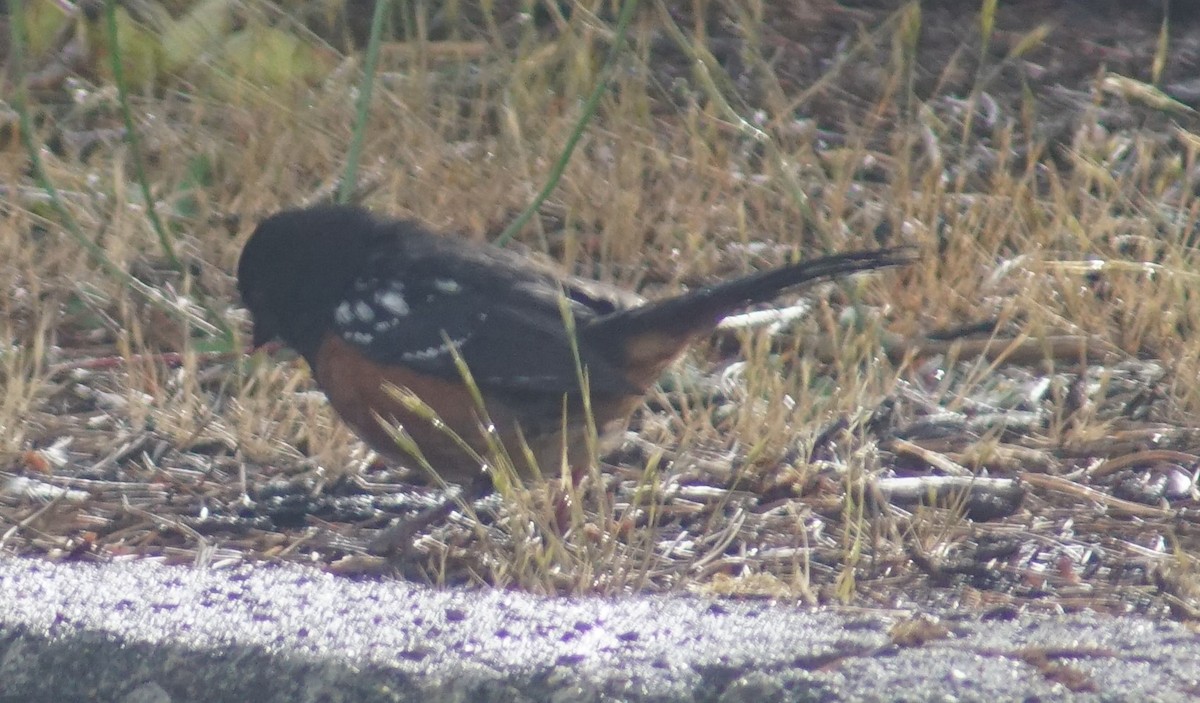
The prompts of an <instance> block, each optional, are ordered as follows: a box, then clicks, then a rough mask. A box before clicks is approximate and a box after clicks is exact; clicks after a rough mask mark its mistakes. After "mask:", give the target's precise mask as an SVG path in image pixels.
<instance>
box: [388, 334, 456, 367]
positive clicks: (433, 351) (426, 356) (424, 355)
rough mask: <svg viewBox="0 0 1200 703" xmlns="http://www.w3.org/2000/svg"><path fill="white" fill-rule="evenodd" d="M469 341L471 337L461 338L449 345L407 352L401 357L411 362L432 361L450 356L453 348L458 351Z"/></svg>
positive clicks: (453, 340)
mask: <svg viewBox="0 0 1200 703" xmlns="http://www.w3.org/2000/svg"><path fill="white" fill-rule="evenodd" d="M468 339H470V337H469V336H467V337H461V338H459V339H452V340H450V343H449V344H438V345H437V346H433V347H428V348H426V349H420V350H418V351H411V352H405V353H404V354H401V355H400V358H401V359H407V360H409V361H432V360H433V359H436V358H438V357H439V356H445V355H447V354H449V353H450V349H451V348H453V349H458V348H459V347H461V346H462V345H463V344H465V343H466V341H467V340H468Z"/></svg>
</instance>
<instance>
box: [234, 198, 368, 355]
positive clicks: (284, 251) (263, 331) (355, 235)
mask: <svg viewBox="0 0 1200 703" xmlns="http://www.w3.org/2000/svg"><path fill="white" fill-rule="evenodd" d="M379 230H380V226H379V223H378V221H377V220H376V219H375V218H374V217H373V216H372V215H371V214H370V213H369V212H367V211H366V210H364V209H362V208H357V207H350V206H342V205H328V206H318V207H312V208H307V209H303V210H285V211H283V212H279V213H276V214H274V215H271V216H270V217H268V218H267V219H265V220H263V221H262V222H261V223H260V224H259V225H258V228H257V229H255V230H254V234H252V235H250V239H249V240H248V241H247V242H246V246H245V248H243V249H242V256H241V258H240V259H239V260H238V271H237V277H238V291H239V292H240V293H241V296H242V301H243V302H244V303H245V305H246V307H247V308H249V309H250V314H251V316H252V317H253V320H254V344H255V346H259V345H261V344H264V343H266V342H269V341H271V340H272V339H275V338H280V339H282V340H283V341H284V342H285V343H287V345H288V346H290V347H292V348H293V349H295V350H296V351H297V352H299V353H300V354H301V355H303V356H304V357H305V358H307V359H309V361H312V357H313V355H314V354H315V353H316V351H317V348H318V347H319V346H320V343H321V337H322V335H323V334H324V332H325V330H326V328H327V326H328V325H329V323H330V320H331V319H332V316H333V310H334V308H335V307H336V306H337V304H338V302H339V300H340V298H341V296H342V295H343V294H344V293H345V291H346V289H347V288H348V287H349V286H350V285H352V284H353V282H354V279H355V278H356V277H357V276H358V275H359V273H360V272H361V271H362V270H363V267H364V266H365V265H366V261H367V259H368V257H369V255H370V251H371V246H372V242H373V241H375V239H376V238H377V237H378V236H379Z"/></svg>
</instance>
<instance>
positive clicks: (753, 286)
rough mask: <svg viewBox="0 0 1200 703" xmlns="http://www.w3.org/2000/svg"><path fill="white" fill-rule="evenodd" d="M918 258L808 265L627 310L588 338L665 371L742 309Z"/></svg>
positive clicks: (886, 256)
mask: <svg viewBox="0 0 1200 703" xmlns="http://www.w3.org/2000/svg"><path fill="white" fill-rule="evenodd" d="M916 258H917V254H916V250H915V249H913V248H912V247H896V248H890V249H876V250H872V251H857V252H848V253H845V254H834V255H831V256H823V257H820V258H817V259H808V260H806V261H800V262H797V263H794V264H788V265H786V266H780V267H778V268H774V269H770V270H767V271H760V272H758V273H752V274H749V275H747V276H742V277H741V278H735V279H733V280H730V281H724V282H722V283H717V284H714V285H711V286H707V287H705V288H700V289H697V290H694V291H690V292H688V293H684V294H682V295H678V296H675V297H673V298H667V299H665V300H660V301H653V302H650V303H647V304H645V305H641V306H639V307H635V308H630V309H627V310H622V311H620V312H616V313H613V314H611V315H608V316H606V317H604V318H602V319H600V320H597V321H596V322H594V323H593V324H592V325H591V326H590V328H589V329H588V330H587V331H586V332H585V333H586V334H588V336H589V337H591V338H592V339H594V340H596V341H600V342H601V343H604V342H610V343H618V344H621V345H622V348H621V349H620V351H619V353H622V354H624V355H626V356H627V357H632V359H631V360H644V362H645V364H646V366H647V367H649V366H651V365H657V364H650V363H649V361H650V359H652V358H654V357H657V356H662V357H663V361H662V366H663V367H665V366H666V365H667V364H669V363H670V362H671V361H672V360H673V359H674V358H675V357H676V356H677V355H678V354H679V352H680V351H681V350H682V349H683V347H684V346H686V344H687V343H688V342H690V341H692V340H693V339H695V338H696V337H700V336H703V335H706V334H709V333H711V332H712V330H713V329H714V328H715V327H716V326H717V323H719V322H720V321H721V319H722V318H724V317H726V316H727V315H729V314H730V313H732V312H734V311H735V310H737V309H739V308H742V307H745V306H748V305H753V304H755V303H760V302H763V301H765V300H770V299H771V298H774V297H775V296H777V295H779V294H780V293H782V292H783V291H784V290H787V289H789V288H794V287H796V286H800V285H804V284H807V283H815V282H817V281H823V280H828V279H831V278H836V277H838V276H846V275H849V274H852V273H857V272H860V271H872V270H875V269H882V268H890V267H892V266H902V265H904V264H908V263H911V262H913V261H915V260H916ZM593 335H594V336H593ZM602 340H603V341H602ZM635 366H636V364H635ZM655 376H657V373H656V374H655Z"/></svg>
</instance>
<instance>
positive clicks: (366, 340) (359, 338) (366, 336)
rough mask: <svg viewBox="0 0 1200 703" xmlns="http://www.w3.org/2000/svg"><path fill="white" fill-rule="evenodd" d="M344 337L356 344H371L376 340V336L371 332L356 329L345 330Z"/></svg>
mask: <svg viewBox="0 0 1200 703" xmlns="http://www.w3.org/2000/svg"><path fill="white" fill-rule="evenodd" d="M342 339H344V340H346V341H347V342H352V343H354V344H370V343H371V342H373V341H375V337H374V336H373V335H372V334H371V333H370V332H358V331H356V330H351V331H346V332H343V333H342Z"/></svg>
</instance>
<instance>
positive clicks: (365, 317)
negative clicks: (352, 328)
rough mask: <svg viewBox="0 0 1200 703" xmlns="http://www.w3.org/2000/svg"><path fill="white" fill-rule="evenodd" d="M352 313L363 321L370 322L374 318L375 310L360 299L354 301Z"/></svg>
mask: <svg viewBox="0 0 1200 703" xmlns="http://www.w3.org/2000/svg"><path fill="white" fill-rule="evenodd" d="M354 314H355V315H357V316H358V319H360V320H362V321H363V322H372V321H373V320H374V319H375V311H374V310H372V309H371V306H370V305H368V304H366V303H365V302H363V301H361V300H359V301H358V302H356V303H354Z"/></svg>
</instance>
